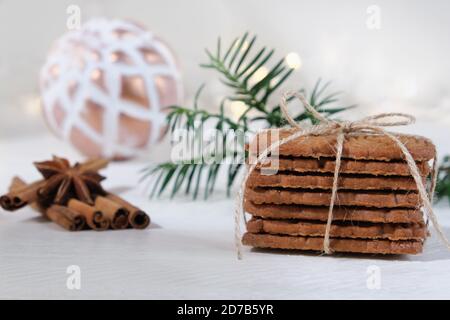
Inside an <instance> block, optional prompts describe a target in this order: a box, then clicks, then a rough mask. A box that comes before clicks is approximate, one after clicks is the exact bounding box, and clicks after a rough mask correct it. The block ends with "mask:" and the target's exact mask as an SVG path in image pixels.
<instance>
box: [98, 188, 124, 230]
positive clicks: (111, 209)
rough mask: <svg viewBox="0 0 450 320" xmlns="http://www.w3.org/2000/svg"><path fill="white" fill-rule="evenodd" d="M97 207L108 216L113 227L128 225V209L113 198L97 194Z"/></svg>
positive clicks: (118, 227) (119, 227) (120, 227)
mask: <svg viewBox="0 0 450 320" xmlns="http://www.w3.org/2000/svg"><path fill="white" fill-rule="evenodd" d="M94 207H95V209H96V210H98V211H101V212H103V214H104V215H105V217H106V218H108V219H109V220H110V221H111V228H113V229H125V228H126V227H128V214H129V213H128V210H127V209H125V208H124V207H123V206H121V205H119V204H117V203H115V202H113V201H112V200H110V199H108V198H105V197H101V196H97V198H96V199H95V205H94Z"/></svg>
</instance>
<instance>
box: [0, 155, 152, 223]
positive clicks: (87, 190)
mask: <svg viewBox="0 0 450 320" xmlns="http://www.w3.org/2000/svg"><path fill="white" fill-rule="evenodd" d="M58 161H59V162H58ZM63 161H65V162H63ZM61 163H62V164H63V165H59V164H61ZM40 164H41V168H40V169H39V171H40V172H41V173H42V174H43V176H44V179H42V180H39V181H36V182H33V183H30V184H27V183H26V182H24V181H23V180H22V179H20V178H19V177H14V178H13V180H12V182H11V185H10V188H9V193H8V194H6V195H3V196H1V197H0V205H1V207H2V208H3V209H4V210H8V211H15V210H17V209H20V208H22V207H24V206H26V205H30V206H31V207H32V208H33V209H34V210H36V211H38V212H40V213H41V214H42V215H43V216H44V217H46V218H48V219H50V220H51V221H53V222H55V223H56V224H58V225H60V226H61V227H63V228H65V229H67V230H70V231H79V230H85V229H92V230H97V231H103V230H108V229H125V228H135V229H145V228H146V227H147V226H148V225H149V224H150V217H149V216H148V215H147V214H146V213H145V212H144V211H142V210H141V209H139V208H137V207H136V206H134V205H132V204H131V203H129V202H128V201H126V200H124V199H122V198H121V197H119V196H118V195H115V194H113V193H110V192H107V191H105V190H104V189H103V188H102V187H101V185H100V183H99V181H100V180H101V179H103V177H101V176H99V175H98V174H97V171H99V170H100V169H103V168H104V167H106V166H107V164H108V161H106V160H104V159H95V160H90V161H87V162H85V163H82V164H76V165H75V166H73V167H72V166H70V165H68V162H67V160H65V159H63V158H58V157H54V158H53V160H52V161H47V162H45V163H44V165H42V163H40ZM42 168H44V169H45V170H44V169H42ZM52 170H53V171H52ZM55 172H56V174H55ZM95 174H96V175H97V176H99V177H101V179H94V178H93V177H94V175H95ZM58 179H59V180H58ZM77 179H78V180H77ZM80 179H81V180H83V181H82V182H80V181H79V180H80ZM83 194H84V195H87V197H80V196H77V195H83ZM56 199H57V200H58V201H56ZM86 199H89V201H87V200H86Z"/></svg>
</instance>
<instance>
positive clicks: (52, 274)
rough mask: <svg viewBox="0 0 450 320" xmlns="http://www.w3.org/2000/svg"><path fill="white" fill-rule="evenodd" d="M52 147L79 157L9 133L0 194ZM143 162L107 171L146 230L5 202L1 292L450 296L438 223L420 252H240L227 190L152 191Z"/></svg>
mask: <svg viewBox="0 0 450 320" xmlns="http://www.w3.org/2000/svg"><path fill="white" fill-rule="evenodd" d="M443 130H444V131H443V132H445V129H443ZM436 136H437V138H441V140H442V141H444V139H443V138H442V134H439V133H436ZM444 143H445V142H444ZM53 153H55V154H58V155H61V156H68V157H70V158H71V159H78V158H79V156H78V155H77V154H76V153H75V152H74V151H73V150H72V149H70V148H69V147H68V146H67V145H66V144H64V143H62V142H60V141H58V140H56V139H54V138H52V137H50V136H42V137H41V136H38V137H33V138H26V139H24V138H21V139H12V140H9V141H6V140H0V154H1V155H0V193H3V192H4V191H6V189H7V186H8V184H9V181H10V179H11V177H12V176H13V175H15V174H18V175H20V176H21V177H23V178H25V179H27V180H28V181H32V180H33V179H37V178H38V177H39V175H38V173H37V172H36V170H35V169H34V168H33V167H32V165H31V162H32V161H35V160H44V159H47V158H49V157H50V155H51V154H53ZM144 165H145V162H143V161H140V162H137V161H133V162H122V163H113V164H111V165H110V166H109V167H108V168H107V169H106V170H105V171H104V172H103V173H104V175H106V176H107V177H108V179H107V181H106V182H105V183H106V187H107V188H109V189H113V190H117V191H119V190H122V191H125V192H124V193H122V195H123V196H124V197H125V198H127V199H128V200H129V201H131V202H133V203H135V204H137V205H138V206H140V207H142V208H143V209H145V210H146V211H147V212H148V213H149V214H150V215H151V218H152V225H151V227H150V228H149V229H147V230H143V231H139V230H124V231H108V232H94V231H82V232H68V231H65V230H64V229H62V228H60V227H59V226H57V225H55V224H53V223H49V222H47V221H44V220H43V219H42V218H39V216H38V214H36V213H35V212H33V211H32V210H31V209H29V208H25V209H22V210H20V211H17V212H13V213H10V212H4V211H0V298H7V299H10V298H44V299H47V298H56V299H65V298H76V299H78V298H80V299H81V298H87V299H91V298H139V299H306V298H310V299H317V298H331V299H340V298H358V299H383V298H400V299H405V298H450V251H447V250H446V248H445V247H444V246H443V245H442V244H441V243H440V242H439V240H438V239H436V238H435V236H434V233H435V232H434V231H433V230H431V232H432V234H433V236H432V238H430V239H429V240H428V241H427V242H426V245H425V250H424V253H423V254H421V255H418V256H406V257H394V258H389V257H384V258H377V257H367V256H364V257H361V256H348V255H338V256H333V257H329V256H320V255H317V254H281V253H279V252H273V251H252V250H250V249H249V248H245V251H244V259H243V260H241V261H238V260H237V259H236V253H235V247H234V242H233V206H234V201H233V199H229V198H227V197H226V196H225V194H224V192H220V191H219V192H218V193H217V194H216V195H215V196H214V198H213V199H211V200H208V201H206V202H205V201H203V200H198V201H192V200H190V199H189V198H183V197H178V198H175V199H174V200H170V199H167V198H162V199H158V200H149V199H148V198H147V197H146V196H145V194H144V193H143V192H142V188H141V189H140V188H136V184H137V180H138V178H139V172H138V171H139V170H140V169H142V167H143V166H144ZM436 214H437V215H438V218H439V221H440V223H441V224H442V226H443V228H444V231H445V232H446V234H447V235H449V236H450V209H449V207H448V206H447V205H446V204H441V205H439V206H438V207H437V208H436ZM71 265H76V266H79V268H80V271H81V278H80V279H81V288H80V289H79V290H77V289H72V290H71V289H68V288H67V285H66V281H67V278H68V277H69V275H68V274H67V273H66V271H67V268H68V267H69V266H71ZM372 266H376V267H375V268H376V269H377V270H379V275H380V276H379V278H378V279H380V282H379V284H380V286H379V289H376V288H373V287H371V286H368V285H367V281H368V278H369V277H370V274H369V273H370V272H369V273H368V270H373V269H371V268H373V267H372ZM369 282H370V281H369Z"/></svg>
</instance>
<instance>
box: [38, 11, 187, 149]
mask: <svg viewBox="0 0 450 320" xmlns="http://www.w3.org/2000/svg"><path fill="white" fill-rule="evenodd" d="M118 31H120V32H121V33H122V34H126V35H127V36H126V37H118V36H117V32H118ZM80 48H81V49H80ZM142 50H151V51H153V52H157V53H158V54H159V55H160V56H161V58H162V60H163V61H164V63H156V64H154V63H149V62H148V61H147V60H146V59H145V58H144V55H143V53H142V52H143V51H142ZM74 51H76V52H74ZM116 52H121V53H123V54H124V55H126V60H127V62H123V61H111V57H112V55H113V54H114V53H116ZM74 56H76V57H77V58H74ZM130 61H131V63H130ZM95 70H101V71H102V74H103V81H104V85H105V90H102V88H100V87H99V86H98V85H95V84H94V83H93V81H92V73H93V72H94V71H95ZM124 76H139V77H141V78H142V80H143V83H144V85H145V90H146V94H147V98H148V101H149V105H150V107H149V108H143V107H142V105H139V104H137V103H135V102H133V101H130V100H126V99H123V98H121V85H122V81H121V79H122V77H124ZM156 76H165V77H171V78H172V79H173V80H174V82H175V83H176V85H177V88H176V92H177V100H178V101H179V100H180V99H181V95H182V87H181V79H180V73H179V71H178V69H177V66H176V63H175V59H174V57H173V55H172V53H171V52H170V50H169V49H168V48H167V46H166V45H165V44H164V43H162V42H161V41H160V40H159V39H157V38H156V37H154V36H153V35H152V34H151V33H150V32H149V31H148V30H145V29H143V28H142V27H140V26H138V25H136V24H134V23H131V22H127V21H122V20H106V19H94V20H91V21H89V22H87V23H86V24H84V25H83V27H82V28H81V29H80V30H74V31H71V32H68V33H67V34H66V35H64V36H63V37H62V38H60V39H59V40H58V41H57V43H56V45H55V48H54V50H52V52H51V53H50V54H49V57H48V59H47V61H46V63H45V65H44V67H43V68H42V72H41V89H42V90H41V95H42V103H43V107H44V112H45V114H46V118H47V120H48V122H49V125H50V126H51V128H52V129H53V130H54V131H55V132H60V134H61V135H62V136H63V137H64V138H65V139H70V134H71V131H72V129H73V128H74V127H76V128H77V129H78V130H80V131H81V132H82V133H83V134H84V135H85V136H86V137H88V138H89V139H91V140H92V141H93V142H94V143H96V144H98V145H99V146H101V148H102V155H103V156H106V157H110V156H113V155H116V154H121V155H123V156H132V155H134V154H136V152H137V150H136V148H135V147H133V146H130V145H126V144H119V143H118V136H117V135H118V123H119V116H120V115H121V114H124V115H127V116H129V117H132V118H136V119H139V120H143V121H150V122H151V131H150V135H149V137H148V142H147V143H148V144H151V143H153V142H154V141H155V139H157V137H158V135H159V132H160V130H161V128H162V127H163V126H164V125H165V114H164V113H163V112H162V108H161V103H160V96H159V94H158V90H157V86H156V84H155V77H156ZM74 83H75V84H77V86H76V87H75V90H74V87H73V84H74ZM71 91H74V92H71ZM87 99H89V100H91V101H93V102H94V103H96V104H97V105H99V106H102V107H103V114H104V117H103V120H102V127H103V131H102V132H101V133H99V132H97V131H96V130H94V129H93V128H91V127H90V126H89V125H88V124H87V123H86V122H85V121H83V119H82V118H81V117H80V114H81V112H82V110H83V108H85V107H86V101H87ZM56 104H58V106H59V107H60V108H62V109H63V111H64V113H65V117H64V120H63V123H57V120H56V118H55V112H54V110H53V108H54V107H55V105H56Z"/></svg>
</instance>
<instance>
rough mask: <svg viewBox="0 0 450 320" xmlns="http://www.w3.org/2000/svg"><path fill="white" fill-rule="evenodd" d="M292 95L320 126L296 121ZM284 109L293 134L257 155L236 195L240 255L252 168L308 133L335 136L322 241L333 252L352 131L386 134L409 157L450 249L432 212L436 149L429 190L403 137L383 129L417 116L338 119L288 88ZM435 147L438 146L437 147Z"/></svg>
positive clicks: (423, 198) (421, 192)
mask: <svg viewBox="0 0 450 320" xmlns="http://www.w3.org/2000/svg"><path fill="white" fill-rule="evenodd" d="M291 97H296V98H298V99H299V100H300V101H301V102H302V104H303V106H304V107H305V109H306V110H307V111H308V112H309V113H310V114H311V115H312V116H313V117H314V118H315V119H317V120H318V121H319V124H318V125H315V126H311V127H308V128H302V127H301V126H300V125H299V124H298V123H297V122H295V120H294V119H293V118H292V117H291V116H290V114H289V111H288V109H287V100H288V99H289V98H291ZM280 107H281V111H282V113H283V116H284V117H285V118H286V120H287V121H288V123H289V124H290V125H291V126H292V127H293V128H295V129H296V130H295V131H294V133H292V134H291V135H289V136H288V137H286V138H284V139H281V140H278V141H276V142H274V143H273V144H272V145H271V146H270V147H268V148H267V149H265V150H264V151H263V152H261V153H260V155H259V156H258V157H257V159H256V161H255V163H253V164H251V165H250V167H249V169H248V171H247V174H246V175H245V177H244V180H243V181H242V184H241V188H240V191H239V193H238V197H237V206H236V210H235V216H234V218H235V242H236V249H237V254H238V258H239V259H241V258H242V250H241V247H242V243H241V231H240V223H241V221H240V219H241V217H244V220H245V212H244V197H243V194H244V190H245V186H246V184H247V180H248V178H249V177H250V175H251V173H252V172H253V170H255V168H256V166H257V165H258V164H259V163H263V162H264V161H265V160H266V159H267V157H268V156H269V155H270V154H271V153H272V152H273V151H274V150H277V149H278V148H279V147H280V146H281V145H284V144H286V143H288V142H290V141H292V140H295V139H297V138H299V137H302V136H309V135H332V134H335V135H336V145H335V149H336V165H335V169H334V177H333V186H332V191H331V200H330V206H329V211H328V219H327V224H326V227H325V235H324V242H323V251H324V252H325V253H326V254H330V253H332V250H331V248H330V229H331V223H332V221H333V208H334V204H335V201H336V196H337V191H338V178H339V170H340V166H341V158H342V150H343V146H344V140H345V135H346V134H349V133H365V134H380V135H384V136H387V137H388V138H390V139H391V140H392V141H393V142H394V143H395V144H396V145H397V146H398V147H399V148H400V150H401V152H402V153H403V155H404V158H405V160H406V163H407V165H408V167H409V170H410V173H411V175H412V177H413V178H414V181H415V183H416V186H417V190H418V193H419V197H420V200H421V202H422V204H423V206H424V208H425V212H426V215H427V217H428V218H429V219H430V220H431V222H432V223H433V226H434V228H435V229H436V231H437V233H438V235H439V237H440V238H441V240H442V242H443V243H444V244H445V246H446V247H447V248H448V249H450V243H449V241H448V239H447V238H446V236H445V234H444V233H443V231H442V229H441V227H440V225H439V223H438V221H437V218H436V215H435V214H434V212H433V208H432V205H431V204H432V202H433V194H434V190H435V187H436V180H437V159H436V151H435V154H434V157H433V168H432V173H431V185H430V187H429V190H428V191H427V190H426V187H425V185H424V182H423V180H422V178H421V175H420V173H419V169H418V168H417V165H416V162H415V160H414V158H413V157H412V155H411V153H410V152H409V151H408V149H407V148H406V146H405V145H404V144H403V143H402V142H401V141H400V139H399V138H398V137H397V136H396V135H395V134H394V133H391V132H389V131H387V130H385V129H384V127H394V126H406V125H410V124H412V123H414V122H415V120H416V119H415V118H414V117H413V116H411V115H408V114H405V113H380V114H378V115H374V116H369V117H365V118H362V119H360V120H357V121H336V120H331V119H327V118H325V117H324V116H323V115H322V114H320V113H319V112H318V111H317V110H316V109H314V108H313V107H311V105H310V104H309V103H308V101H306V99H305V97H304V96H302V95H301V94H300V93H298V92H294V91H289V92H286V93H285V94H284V95H283V96H282V98H281V102H280ZM269 130H277V129H269ZM435 150H436V149H435Z"/></svg>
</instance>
